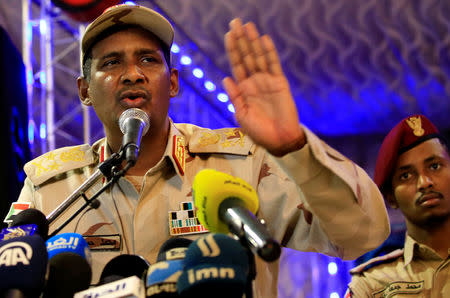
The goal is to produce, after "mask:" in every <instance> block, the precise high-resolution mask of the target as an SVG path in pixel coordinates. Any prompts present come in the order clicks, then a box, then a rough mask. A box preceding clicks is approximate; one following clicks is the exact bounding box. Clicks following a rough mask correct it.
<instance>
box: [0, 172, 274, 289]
mask: <svg viewBox="0 0 450 298" xmlns="http://www.w3.org/2000/svg"><path fill="white" fill-rule="evenodd" d="M193 194H194V200H195V205H196V206H197V208H198V213H197V215H198V218H199V220H200V222H201V223H202V224H203V225H204V226H205V227H206V228H208V229H209V230H210V232H211V233H209V234H206V235H204V236H202V237H200V238H198V239H196V240H195V241H192V240H190V239H186V238H182V237H174V238H170V239H168V240H167V241H166V242H165V243H163V245H162V246H161V248H160V250H159V252H158V256H157V259H156V262H155V263H154V264H150V263H149V262H148V261H147V260H145V259H144V258H142V257H140V256H137V255H128V254H123V255H119V256H117V257H115V258H113V259H112V260H110V261H109V262H108V263H107V264H106V265H105V267H104V268H103V271H102V273H101V276H100V281H99V283H98V284H97V285H96V286H95V287H92V284H91V282H92V280H91V279H92V271H91V253H90V250H89V246H88V244H87V242H86V241H85V240H84V238H83V236H82V235H80V234H77V233H62V234H58V235H55V236H53V237H50V238H48V230H49V224H48V221H47V219H46V217H45V215H44V214H42V213H41V212H40V211H38V210H36V209H27V210H24V211H22V212H21V213H19V214H17V215H16V216H15V217H14V218H13V220H12V223H11V225H10V227H8V228H5V229H3V230H2V231H1V232H0V297H18V298H20V297H22V298H25V297H26V298H29V297H42V298H52V297H58V298H66V297H67V298H69V297H75V298H94V297H96V298H99V297H109V298H114V297H211V296H212V295H213V296H219V297H243V296H244V295H245V297H251V296H252V293H251V289H252V281H253V279H254V277H255V275H256V272H255V268H254V255H253V254H252V252H253V253H257V254H258V255H259V256H260V257H261V258H262V259H263V260H266V261H273V260H275V259H277V258H278V257H279V255H280V250H281V249H280V246H279V244H278V242H276V241H275V240H274V239H273V238H272V237H271V236H270V235H269V233H268V231H267V230H266V229H265V226H264V225H263V224H262V223H261V222H260V221H259V220H258V219H257V218H256V216H255V215H254V214H255V213H256V212H257V210H258V206H259V203H258V198H257V195H256V192H255V190H254V189H253V188H252V187H251V186H250V185H249V184H247V183H246V182H245V181H243V180H242V179H239V178H236V177H233V176H230V175H228V174H225V173H221V172H218V171H215V170H210V169H207V170H202V171H200V172H199V173H198V174H197V175H196V177H195V179H194V183H193ZM228 233H231V234H234V235H233V236H229V235H227V234H228Z"/></svg>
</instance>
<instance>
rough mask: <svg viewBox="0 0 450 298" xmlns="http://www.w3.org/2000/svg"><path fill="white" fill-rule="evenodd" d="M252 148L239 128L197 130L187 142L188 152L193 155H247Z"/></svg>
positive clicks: (250, 142)
mask: <svg viewBox="0 0 450 298" xmlns="http://www.w3.org/2000/svg"><path fill="white" fill-rule="evenodd" d="M252 146H253V142H252V141H251V140H250V138H249V137H248V136H246V135H244V134H243V133H242V131H241V130H240V129H239V128H221V129H215V130H206V129H205V130H199V131H197V132H196V133H195V134H193V135H192V136H191V139H190V141H189V151H190V152H193V153H229V154H238V155H248V154H249V151H250V148H251V147H252Z"/></svg>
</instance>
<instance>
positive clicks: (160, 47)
mask: <svg viewBox="0 0 450 298" xmlns="http://www.w3.org/2000/svg"><path fill="white" fill-rule="evenodd" d="M172 39H173V29H172V26H171V25H170V23H169V22H168V21H167V20H166V19H164V18H163V17H162V16H161V15H159V14H157V13H156V12H154V11H152V10H150V9H147V8H144V7H140V6H128V5H121V6H116V7H113V8H111V9H109V10H107V11H106V12H105V13H103V15H102V16H100V17H99V18H97V19H96V20H95V21H94V22H93V23H92V24H90V25H89V26H88V27H87V29H86V32H85V35H84V36H83V39H82V53H81V59H82V63H83V77H80V78H79V79H78V89H79V95H80V99H81V101H82V103H83V104H85V105H88V106H92V107H93V108H94V110H95V112H96V114H97V115H98V117H99V118H100V120H101V121H102V123H103V125H104V129H105V134H106V138H104V139H101V140H99V141H97V142H96V143H95V144H94V145H93V146H89V145H81V146H75V147H69V148H61V149H57V150H54V151H52V152H49V153H47V154H44V155H43V156H41V157H38V158H36V159H35V160H33V161H31V162H29V163H28V164H27V165H26V166H25V171H26V173H27V179H26V182H25V186H24V188H23V190H22V193H21V195H20V198H19V202H20V203H27V202H28V203H29V204H30V206H31V207H34V208H38V209H39V210H42V211H43V212H44V213H45V214H49V213H50V212H52V211H53V210H54V209H55V208H56V207H57V206H58V205H59V204H60V203H61V202H62V201H63V200H64V199H65V198H67V197H68V196H69V195H70V194H71V193H72V192H73V191H74V189H76V188H77V187H78V186H79V185H81V184H82V183H83V181H85V180H86V179H87V178H88V177H89V176H90V175H91V174H92V173H93V172H94V171H95V170H96V167H97V166H98V165H99V163H101V162H103V161H104V160H105V159H107V158H108V157H109V156H111V154H112V153H114V152H118V151H119V149H120V147H121V142H122V136H123V135H122V133H121V131H120V130H119V126H118V119H119V116H120V115H121V113H122V112H123V111H124V110H126V109H129V108H140V109H142V110H143V111H145V112H146V113H147V114H148V115H149V116H150V119H151V120H150V122H151V125H150V129H149V131H148V133H147V134H146V135H145V136H144V137H143V138H142V142H141V146H140V154H139V159H138V161H137V163H136V165H135V166H134V167H132V168H131V169H130V170H129V171H128V172H127V174H126V176H125V177H122V178H120V179H119V181H118V183H116V184H115V185H113V186H112V187H111V188H109V189H108V190H107V191H106V192H104V193H103V194H102V195H101V196H100V197H99V201H100V203H101V204H100V207H99V208H98V209H87V210H84V211H83V212H82V213H81V214H79V215H78V216H77V217H76V218H75V219H74V220H73V221H71V222H70V223H69V224H68V225H67V226H66V227H65V228H64V229H63V230H62V232H76V233H80V234H82V235H83V236H84V237H85V239H86V240H87V241H88V243H89V245H90V248H91V250H92V256H93V257H92V259H93V264H92V268H93V271H94V272H93V274H94V277H93V279H94V282H95V281H97V279H98V277H99V273H100V272H101V270H102V268H103V267H104V265H105V264H106V263H107V262H108V261H109V260H110V259H111V258H112V257H114V256H117V255H119V254H121V253H129V254H138V255H141V256H143V257H145V258H146V259H147V260H149V261H150V262H151V263H153V262H154V261H155V259H156V254H157V252H158V250H159V248H160V246H161V244H162V243H164V241H166V240H167V239H168V238H169V237H177V236H183V237H188V238H197V237H199V235H201V233H203V232H205V230H204V228H202V227H201V226H199V225H198V224H196V222H195V207H194V206H192V182H193V179H194V177H195V175H196V173H197V172H198V171H199V170H201V169H204V168H213V169H216V170H218V171H222V172H225V173H228V174H231V175H233V176H237V177H240V178H242V179H244V180H245V181H247V182H249V183H250V184H251V185H252V186H253V187H254V188H255V189H256V190H257V192H258V195H259V198H260V206H259V211H258V213H257V216H258V217H260V218H264V219H265V220H266V222H267V228H268V230H269V232H270V233H271V234H272V235H273V236H274V238H275V239H277V240H278V241H279V242H280V243H281V244H282V245H283V246H287V247H290V248H293V249H297V250H302V251H317V252H321V253H324V254H327V255H331V256H338V257H341V258H343V259H353V258H356V257H358V256H360V255H362V254H363V253H365V252H367V251H370V250H372V249H374V248H375V247H377V246H379V245H380V244H381V243H382V242H383V241H384V240H385V239H386V237H387V236H388V235H389V221H388V216H387V212H386V209H385V206H384V204H383V200H382V196H381V194H380V192H379V190H378V189H377V187H376V185H375V184H374V183H373V182H372V180H371V179H370V178H369V176H368V175H367V174H366V173H365V172H364V171H363V170H362V169H361V168H359V167H358V166H357V165H355V164H354V163H352V162H351V161H350V160H349V159H347V158H345V157H344V156H342V155H341V154H340V153H338V152H336V151H335V150H333V149H332V148H330V147H329V146H328V145H326V144H325V143H323V142H322V141H321V140H320V139H319V138H318V137H317V136H315V135H314V134H313V133H312V132H311V131H309V130H308V129H307V128H306V127H305V126H303V125H301V124H300V122H299V119H298V113H297V109H296V106H295V103H294V100H293V98H292V95H291V92H290V89H289V85H288V81H287V79H286V77H285V76H284V74H283V72H282V69H281V65H280V61H279V58H278V54H277V52H276V49H275V47H274V45H273V42H272V40H271V39H270V38H269V37H268V36H260V35H259V34H258V31H257V30H256V28H255V26H254V25H253V24H252V23H248V24H245V25H243V24H242V23H241V21H240V20H239V19H236V20H233V21H232V22H231V23H230V31H229V32H228V33H227V34H226V36H225V45H226V49H227V53H228V55H229V59H230V62H231V68H232V72H233V78H230V77H227V78H225V79H224V82H223V83H224V86H225V89H226V91H227V92H228V94H229V97H230V100H231V102H232V103H233V104H234V106H235V109H236V113H235V115H236V119H237V121H238V122H239V124H240V126H241V127H240V128H230V129H228V128H225V129H219V130H208V129H204V128H200V127H197V126H194V125H190V124H175V123H173V122H172V121H171V119H170V118H169V117H168V113H167V112H168V107H169V100H170V98H172V97H174V96H176V95H177V93H178V71H177V70H176V69H174V68H171V67H170V47H171V45H172ZM104 183H105V181H100V182H98V183H96V184H95V185H93V186H92V188H91V189H90V190H89V192H88V193H87V196H92V195H93V194H94V193H96V192H97V191H98V190H99V189H100V188H101V187H102V185H103V184H104ZM82 204H83V200H82V199H81V200H79V201H78V202H76V203H75V204H73V206H71V207H70V208H69V209H68V210H67V211H66V212H65V213H63V214H62V215H61V216H60V217H59V218H58V219H57V220H56V221H55V222H54V223H53V224H52V225H51V227H50V231H52V230H54V229H55V228H56V227H58V226H59V225H60V224H61V223H62V222H63V221H64V220H66V219H67V218H68V217H69V216H70V215H71V214H73V213H74V212H75V210H76V209H77V208H78V207H79V206H81V205H82ZM186 212H187V213H186ZM189 212H190V213H189ZM186 214H188V215H186ZM189 214H190V215H189ZM186 216H187V217H186ZM179 217H182V218H183V219H188V220H185V221H179V220H178V219H179ZM199 233H200V234H199ZM256 263H257V264H256V267H257V268H256V270H257V277H256V281H255V283H254V296H255V297H275V296H276V295H277V287H276V285H277V277H278V262H273V263H265V262H262V261H261V260H260V259H258V258H257V260H256Z"/></svg>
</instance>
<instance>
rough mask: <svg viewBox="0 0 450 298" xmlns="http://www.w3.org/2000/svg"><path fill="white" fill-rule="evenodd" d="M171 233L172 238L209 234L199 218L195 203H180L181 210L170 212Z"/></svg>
mask: <svg viewBox="0 0 450 298" xmlns="http://www.w3.org/2000/svg"><path fill="white" fill-rule="evenodd" d="M169 232H170V235H171V236H179V235H186V234H199V233H207V232H209V231H208V230H207V229H206V228H205V227H203V226H202V225H201V224H200V222H199V221H198V218H197V211H196V210H195V207H194V203H193V202H182V203H180V210H178V211H169Z"/></svg>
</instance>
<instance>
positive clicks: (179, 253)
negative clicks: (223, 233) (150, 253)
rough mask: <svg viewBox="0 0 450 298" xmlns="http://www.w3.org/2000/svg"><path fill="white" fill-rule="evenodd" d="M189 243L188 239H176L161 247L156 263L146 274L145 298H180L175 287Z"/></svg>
mask: <svg viewBox="0 0 450 298" xmlns="http://www.w3.org/2000/svg"><path fill="white" fill-rule="evenodd" d="M191 243H192V240H190V239H187V238H182V237H176V238H170V239H168V240H167V241H166V242H164V243H163V245H161V248H160V249H159V252H158V256H157V258H156V263H155V264H153V265H151V266H150V268H149V270H148V272H147V279H146V288H147V290H146V291H147V297H154V298H156V297H159V298H163V297H164V298H169V297H180V295H179V293H178V291H177V286H176V285H177V281H178V277H179V276H180V275H181V272H182V270H183V266H184V258H185V253H186V250H187V248H188V247H189V245H190V244H191Z"/></svg>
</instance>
